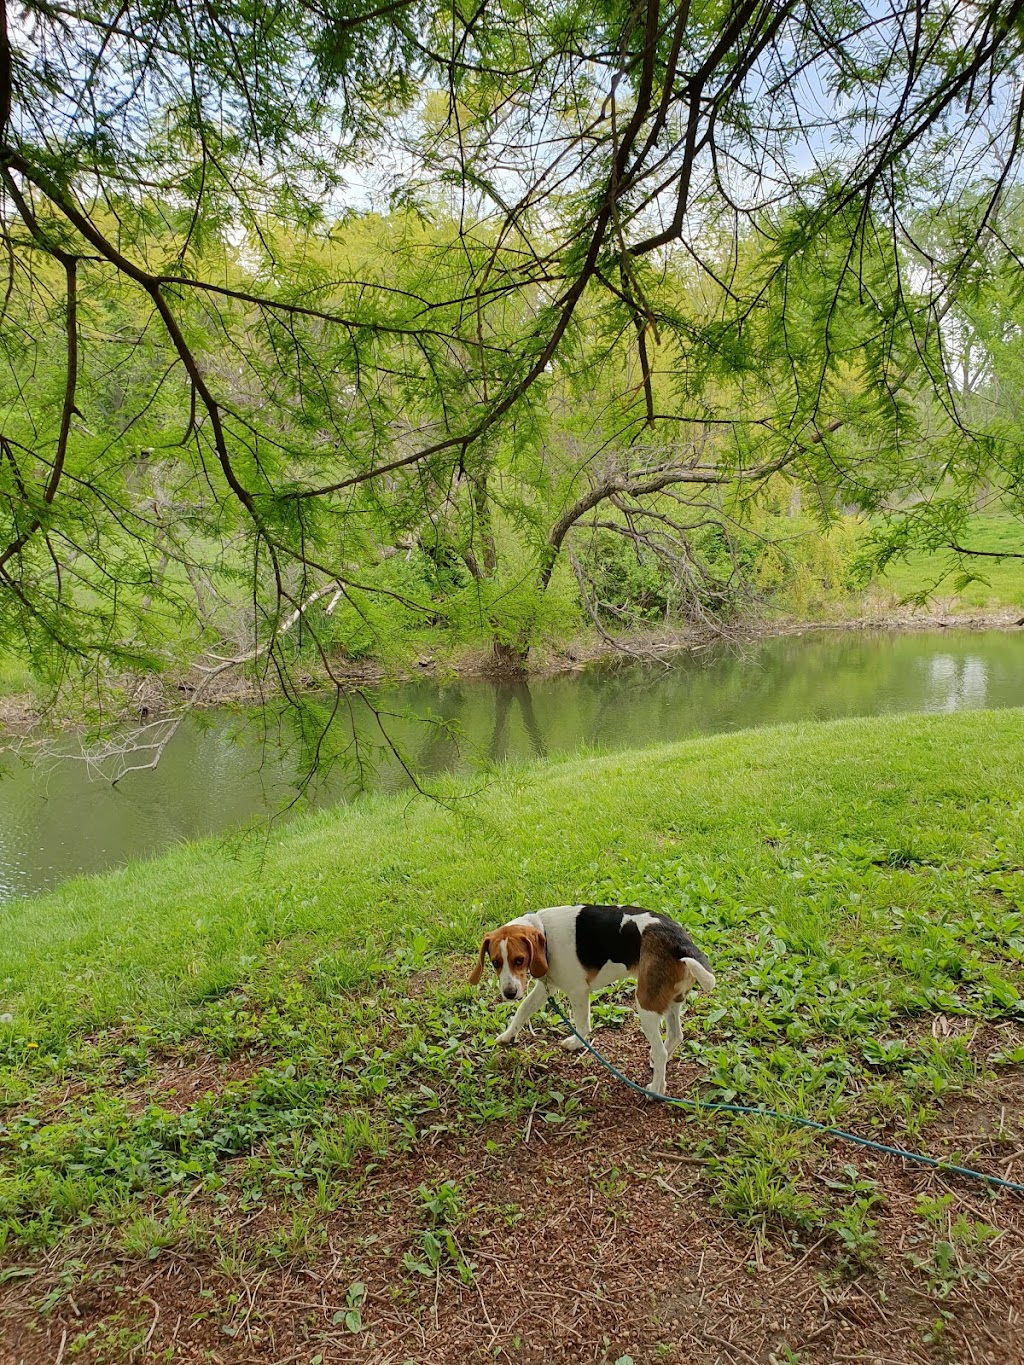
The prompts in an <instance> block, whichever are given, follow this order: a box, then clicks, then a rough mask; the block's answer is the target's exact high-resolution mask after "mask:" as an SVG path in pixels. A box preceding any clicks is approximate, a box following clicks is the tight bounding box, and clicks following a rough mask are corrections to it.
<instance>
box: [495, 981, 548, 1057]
mask: <svg viewBox="0 0 1024 1365" xmlns="http://www.w3.org/2000/svg"><path fill="white" fill-rule="evenodd" d="M547 998H548V988H547V986H546V985H545V983H544V982H543V981H535V982H534V983H533V987H532V989H531V991H530V993H529V995H528V996H527V997H526V999H525V1000H524V1001H523V1003H522V1004H521V1005H520V1006H519V1008H518V1009H517V1010H516V1012H515V1014H513V1016H512V1020H511V1023H510V1024H509V1026H508V1028H507V1029H506V1030H505V1031H504V1033H499V1034H498V1036H497V1038H495V1040H494V1041H495V1042H496V1043H501V1045H502V1046H503V1047H504V1046H507V1045H508V1044H509V1043H514V1042H515V1040H516V1034H517V1033H518V1032H519V1030H520V1029H521V1028H522V1027H523V1025H524V1024H525V1023H526V1021H527V1019H529V1017H530V1015H531V1014H536V1012H537V1010H539V1009H540V1007H541V1005H543V1004H544V1002H545V1001H546V1000H547Z"/></svg>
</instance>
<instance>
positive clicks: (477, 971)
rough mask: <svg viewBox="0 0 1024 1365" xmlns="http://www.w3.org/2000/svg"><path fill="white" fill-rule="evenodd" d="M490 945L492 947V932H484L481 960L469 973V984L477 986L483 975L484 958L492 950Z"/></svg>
mask: <svg viewBox="0 0 1024 1365" xmlns="http://www.w3.org/2000/svg"><path fill="white" fill-rule="evenodd" d="M490 947H491V936H490V934H484V941H483V943H481V945H480V960H479V962H478V963H477V964H476V966H475V967H474V968H473V970H472V972H470V974H469V984H470V985H471V986H475V985H476V984H477V983H478V982H479V980H480V978H481V976H482V975H483V971H484V958H485V957H486V956H487V954H488V952H489V951H490Z"/></svg>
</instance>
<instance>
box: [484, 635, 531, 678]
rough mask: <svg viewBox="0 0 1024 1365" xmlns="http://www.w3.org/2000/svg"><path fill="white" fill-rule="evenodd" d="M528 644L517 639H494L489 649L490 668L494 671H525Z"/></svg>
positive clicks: (514, 673)
mask: <svg viewBox="0 0 1024 1365" xmlns="http://www.w3.org/2000/svg"><path fill="white" fill-rule="evenodd" d="M529 654H530V646H529V645H528V644H523V643H521V642H520V641H518V640H515V641H509V640H495V642H494V646H493V649H492V650H491V670H492V672H494V673H501V674H503V675H505V676H506V677H507V676H508V675H510V674H511V675H514V676H516V675H520V674H523V673H525V672H526V660H527V659H528V657H529Z"/></svg>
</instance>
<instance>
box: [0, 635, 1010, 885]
mask: <svg viewBox="0 0 1024 1365" xmlns="http://www.w3.org/2000/svg"><path fill="white" fill-rule="evenodd" d="M1022 704H1024V631H1005V632H1004V631H955V630H948V631H927V632H914V633H906V632H886V631H871V632H868V631H857V632H805V633H802V634H799V635H786V636H776V637H772V638H768V639H765V640H761V641H758V642H757V643H754V644H747V645H744V646H742V647H737V646H735V645H731V646H730V645H716V646H714V647H712V648H709V649H705V650H701V651H698V652H680V653H679V654H676V655H674V656H673V657H672V658H671V661H670V663H669V665H668V666H665V665H662V664H651V663H638V662H633V661H620V660H617V661H613V662H609V663H606V664H603V665H599V666H592V667H590V668H587V669H585V670H582V671H579V672H575V673H569V674H561V675H558V676H555V677H549V678H539V679H537V680H535V681H531V682H530V683H528V684H527V683H526V682H487V681H482V680H475V679H474V680H457V681H450V682H439V681H436V680H432V679H426V678H424V679H422V680H417V681H415V682H412V683H408V684H406V685H405V686H402V687H399V688H395V689H392V690H390V691H388V692H386V693H382V694H381V695H380V696H379V697H378V698H377V705H378V707H380V708H382V709H384V710H386V713H387V715H386V716H385V717H384V723H385V725H386V728H387V730H388V732H389V734H390V735H391V737H392V739H393V740H394V741H395V743H396V745H397V746H398V747H399V749H400V751H401V752H402V753H403V755H404V756H407V758H408V760H409V761H410V763H411V765H412V766H413V768H414V770H415V771H416V772H417V773H419V774H425V775H427V777H429V776H430V775H431V774H434V775H436V774H438V773H441V772H447V771H459V770H464V771H469V770H470V769H471V768H473V767H474V765H476V766H479V765H480V764H487V763H498V762H501V761H503V760H505V759H509V758H524V757H546V756H551V755H558V754H569V753H573V752H578V751H580V750H581V749H589V750H594V751H605V752H608V751H612V750H622V749H631V748H640V747H643V746H645V745H649V744H654V743H658V742H660V741H663V740H674V739H683V738H686V737H687V736H689V735H696V734H708V733H714V732H716V731H727V730H736V729H741V728H744V727H747V726H758V725H773V724H776V723H779V722H783V721H802V720H825V719H829V718H832V717H839V716H867V715H877V714H880V713H883V712H898V711H955V710H960V709H962V708H973V707H1002V706H1019V705H1022ZM426 717H430V718H432V720H431V722H430V723H427V724H424V721H423V718H426ZM417 718H418V719H417ZM353 723H354V724H355V727H356V733H357V734H358V735H359V737H360V741H361V747H360V752H361V755H362V756H363V757H364V758H365V759H369V760H370V761H371V762H372V764H373V768H372V770H371V771H366V772H364V774H363V786H364V788H366V787H368V788H371V789H377V790H397V789H400V788H403V787H408V786H409V777H408V775H407V774H406V772H405V770H404V769H403V766H402V764H401V763H400V762H399V761H398V759H397V758H396V757H395V756H394V755H393V754H392V753H391V752H390V751H388V750H384V749H382V748H381V744H382V741H381V732H380V729H379V726H378V724H377V721H376V718H375V717H374V715H373V713H372V712H371V711H370V710H369V708H368V707H366V706H365V705H363V704H362V703H360V702H359V701H358V700H356V701H354V702H353V709H352V713H351V714H350V713H349V711H348V709H346V710H345V711H343V712H342V713H341V714H339V717H338V719H337V720H336V721H335V723H334V726H333V731H332V735H333V736H336V737H338V738H339V739H340V740H342V741H344V742H345V743H347V741H348V740H349V739H350V737H351V733H352V730H351V727H352V725H353ZM452 727H453V728H452ZM456 731H457V733H456ZM340 747H343V745H341V744H335V743H333V740H332V743H331V744H329V745H328V746H327V748H328V752H330V751H331V750H332V749H338V748H340ZM350 757H351V753H350ZM308 773H309V763H308V757H307V756H306V752H305V751H304V750H303V747H302V745H301V744H300V743H299V737H298V736H297V734H296V729H295V723H294V719H293V718H291V717H289V716H288V715H286V714H285V715H281V716H279V717H277V718H275V719H270V720H267V719H266V718H265V717H264V716H263V715H262V714H261V713H258V712H251V713H244V712H237V711H229V710H223V711H211V712H205V713H202V714H197V715H195V716H193V717H191V718H189V719H188V720H187V721H186V722H185V723H183V724H182V726H181V727H180V729H179V730H178V732H177V733H176V734H175V736H174V738H173V739H172V740H171V742H170V743H169V744H168V746H167V749H166V752H165V753H164V755H163V757H162V759H161V761H160V763H159V765H158V766H157V767H156V768H155V769H154V770H152V771H148V772H135V773H130V774H129V775H128V776H126V777H125V778H124V779H123V780H122V781H121V782H120V783H119V785H118V786H117V787H111V786H110V784H109V782H104V781H103V780H101V779H100V778H99V777H98V776H97V775H96V774H94V773H92V772H91V771H90V769H89V768H88V767H87V766H86V765H85V764H84V763H82V762H81V761H80V760H77V759H74V758H71V757H58V758H47V759H45V760H41V759H40V760H36V762H35V763H33V764H31V765H29V764H28V763H25V762H23V761H21V760H20V759H17V758H15V757H14V756H13V755H7V756H5V758H4V767H3V774H4V775H3V780H0V899H5V898H10V897H13V896H25V895H31V894H33V893H35V892H37V891H40V890H43V889H45V888H46V887H48V886H52V885H54V884H55V883H57V882H59V881H61V880H62V879H64V878H65V877H69V876H71V875H73V874H75V873H78V872H99V871H102V870H103V869H105V868H109V867H113V866H117V865H118V864H121V863H123V862H126V861H128V860H129V859H133V858H142V857H148V856H152V855H153V854H156V853H159V852H161V851H162V850H163V849H166V848H168V847H169V846H170V845H172V844H176V843H179V842H180V841H182V840H185V839H194V838H199V837H201V836H203V835H208V834H215V833H219V832H223V831H227V830H231V829H235V828H238V827H239V826H241V825H244V824H245V823H246V822H247V821H251V820H253V819H254V818H260V817H262V818H266V817H267V816H268V815H271V814H275V813H278V812H280V811H282V810H283V809H284V808H286V807H288V806H289V804H290V803H292V802H294V801H296V799H297V797H299V796H300V795H301V800H302V802H306V803H309V802H311V803H313V804H316V805H326V804H330V803H334V802H338V801H344V800H349V799H353V798H355V797H357V796H358V792H359V781H358V777H357V774H356V773H355V771H354V770H353V767H352V765H351V763H346V762H336V763H334V764H333V765H327V766H326V769H325V771H324V772H322V773H320V774H319V775H318V777H317V778H316V779H315V780H313V781H311V782H309V783H307V782H306V778H307V777H308Z"/></svg>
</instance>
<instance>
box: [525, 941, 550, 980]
mask: <svg viewBox="0 0 1024 1365" xmlns="http://www.w3.org/2000/svg"><path fill="white" fill-rule="evenodd" d="M526 941H527V942H528V943H529V945H530V975H531V976H547V974H548V941H547V939H546V938H545V937H544V935H543V934H542V933H541V931H540V930H539V929H527V930H526Z"/></svg>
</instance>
